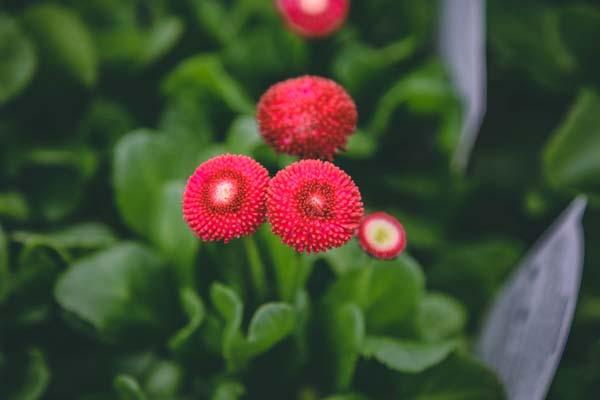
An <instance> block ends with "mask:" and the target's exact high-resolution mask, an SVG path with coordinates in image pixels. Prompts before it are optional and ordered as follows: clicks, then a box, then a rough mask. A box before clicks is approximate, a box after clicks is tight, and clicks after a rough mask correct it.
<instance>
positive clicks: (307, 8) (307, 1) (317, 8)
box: [299, 0, 329, 15]
mask: <svg viewBox="0 0 600 400" xmlns="http://www.w3.org/2000/svg"><path fill="white" fill-rule="evenodd" d="M299 3H300V9H301V10H302V11H303V12H304V13H306V14H310V15H316V14H321V13H322V12H323V11H325V10H326V9H327V7H328V6H329V0H300V2H299Z"/></svg>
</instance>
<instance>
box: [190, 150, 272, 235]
mask: <svg viewBox="0 0 600 400" xmlns="http://www.w3.org/2000/svg"><path fill="white" fill-rule="evenodd" d="M268 183H269V172H268V171H267V170H266V169H265V168H264V167H263V166H262V165H260V164H259V163H258V162H256V161H255V160H253V159H252V158H250V157H247V156H243V155H233V154H225V155H220V156H216V157H213V158H211V159H210V160H208V161H206V162H204V163H202V164H201V165H200V166H199V167H198V168H197V169H196V171H195V172H194V174H193V175H192V176H191V177H190V178H189V180H188V182H187V185H186V188H185V191H184V193H183V216H184V218H185V221H186V222H187V224H188V225H189V226H190V228H191V229H192V230H193V231H194V232H195V233H196V235H197V236H198V237H199V238H200V239H202V240H205V241H217V240H222V241H224V242H225V243H227V242H229V241H230V240H231V239H234V238H238V237H241V236H245V235H249V234H251V233H253V232H254V231H256V229H258V227H259V226H260V225H261V224H262V223H263V222H264V219H265V198H266V192H267V186H268Z"/></svg>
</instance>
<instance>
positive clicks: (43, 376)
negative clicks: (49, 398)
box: [0, 349, 51, 400]
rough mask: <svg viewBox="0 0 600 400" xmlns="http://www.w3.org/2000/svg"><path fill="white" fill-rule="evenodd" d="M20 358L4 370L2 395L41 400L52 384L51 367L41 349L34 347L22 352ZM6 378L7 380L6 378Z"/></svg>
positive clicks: (0, 389) (0, 395)
mask: <svg viewBox="0 0 600 400" xmlns="http://www.w3.org/2000/svg"><path fill="white" fill-rule="evenodd" d="M18 357H19V359H15V360H7V361H11V364H10V367H11V368H10V370H8V369H7V370H6V371H2V369H3V368H2V365H0V375H1V376H2V378H3V382H2V386H0V397H2V398H3V399H6V400H41V399H42V398H44V393H45V392H46V389H47V388H48V385H49V384H50V377H51V374H50V368H49V367H48V364H47V363H46V360H45V357H44V355H43V353H42V352H41V351H40V350H37V349H32V350H28V351H27V352H26V353H24V354H23V353H21V355H19V356H18ZM4 379H6V380H4Z"/></svg>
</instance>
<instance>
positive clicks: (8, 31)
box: [0, 14, 37, 104]
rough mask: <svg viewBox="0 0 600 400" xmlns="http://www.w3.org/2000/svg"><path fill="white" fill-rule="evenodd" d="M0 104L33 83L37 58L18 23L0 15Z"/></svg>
mask: <svg viewBox="0 0 600 400" xmlns="http://www.w3.org/2000/svg"><path fill="white" fill-rule="evenodd" d="M0 54H2V60H1V61H0V104H3V103H5V102H7V101H8V100H10V99H12V98H13V97H14V96H16V95H18V94H19V93H20V92H21V91H22V90H23V89H24V88H25V87H27V84H28V83H29V82H30V81H31V78H32V77H33V74H34V72H35V69H36V63H37V57H36V53H35V49H34V47H33V44H32V43H31V41H30V40H29V39H28V38H27V37H26V36H25V35H24V33H23V32H22V31H21V29H20V27H19V26H18V25H17V23H16V22H15V21H14V20H13V19H12V18H10V17H8V16H6V15H3V14H0Z"/></svg>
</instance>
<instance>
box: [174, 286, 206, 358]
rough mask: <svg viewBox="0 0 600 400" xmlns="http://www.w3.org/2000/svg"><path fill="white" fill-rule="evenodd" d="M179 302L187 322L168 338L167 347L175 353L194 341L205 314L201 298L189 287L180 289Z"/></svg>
mask: <svg viewBox="0 0 600 400" xmlns="http://www.w3.org/2000/svg"><path fill="white" fill-rule="evenodd" d="M179 302H180V303H181V305H182V307H183V310H184V311H185V314H186V316H187V318H188V323H187V324H186V325H185V326H184V327H183V328H181V329H180V330H179V331H177V333H175V335H174V336H173V337H171V339H170V340H169V348H170V349H171V350H172V351H174V352H176V353H179V352H182V351H183V350H185V348H186V347H187V346H191V345H193V344H194V343H195V342H193V339H194V338H195V337H196V335H197V334H198V330H199V328H200V326H201V325H202V322H203V321H204V317H205V315H206V310H205V308H204V303H203V302H202V299H201V298H200V296H198V295H197V294H196V292H195V291H194V290H193V289H191V288H189V287H184V288H183V289H181V290H180V292H179Z"/></svg>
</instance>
